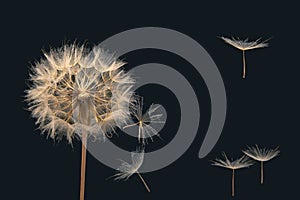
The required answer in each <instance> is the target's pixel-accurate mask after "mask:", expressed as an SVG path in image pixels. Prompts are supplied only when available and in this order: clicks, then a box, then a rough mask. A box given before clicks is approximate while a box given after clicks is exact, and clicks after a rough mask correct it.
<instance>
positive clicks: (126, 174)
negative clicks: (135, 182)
mask: <svg viewBox="0 0 300 200" xmlns="http://www.w3.org/2000/svg"><path fill="white" fill-rule="evenodd" d="M131 160H132V164H129V163H127V162H125V161H123V160H121V162H122V163H121V166H120V167H119V168H118V169H117V170H118V171H119V172H118V173H117V174H115V175H114V177H116V178H115V180H121V179H124V180H125V181H126V180H128V179H129V178H130V177H131V176H132V175H133V174H137V175H138V176H139V177H140V179H141V181H142V182H143V184H144V186H145V188H146V189H147V191H148V192H150V189H149V187H148V185H147V183H146V181H145V180H144V179H143V177H142V175H141V174H140V173H139V171H138V170H139V168H140V167H141V166H142V164H143V160H144V149H140V150H137V151H136V152H131Z"/></svg>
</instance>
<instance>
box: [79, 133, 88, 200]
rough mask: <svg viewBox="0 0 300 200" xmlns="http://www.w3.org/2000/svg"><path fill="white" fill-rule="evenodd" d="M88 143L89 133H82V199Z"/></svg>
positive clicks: (82, 199) (81, 196) (82, 196)
mask: <svg viewBox="0 0 300 200" xmlns="http://www.w3.org/2000/svg"><path fill="white" fill-rule="evenodd" d="M86 144H87V135H86V134H82V146H81V176H80V200H84V189H85V171H86Z"/></svg>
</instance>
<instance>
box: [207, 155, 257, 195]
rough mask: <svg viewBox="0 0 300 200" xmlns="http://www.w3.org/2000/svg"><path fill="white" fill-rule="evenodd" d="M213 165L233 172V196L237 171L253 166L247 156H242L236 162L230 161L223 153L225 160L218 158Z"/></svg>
mask: <svg viewBox="0 0 300 200" xmlns="http://www.w3.org/2000/svg"><path fill="white" fill-rule="evenodd" d="M212 165H214V166H218V167H223V168H227V169H231V170H232V177H231V195H232V196H234V187H235V186H234V176H235V171H236V170H238V169H242V168H245V167H249V166H251V165H253V162H252V161H251V160H249V159H248V157H246V156H245V155H244V156H242V157H241V158H239V159H236V160H234V161H230V160H229V159H228V158H227V156H226V154H225V153H223V159H218V158H217V159H215V160H214V161H212Z"/></svg>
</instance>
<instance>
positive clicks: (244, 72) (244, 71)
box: [243, 50, 246, 78]
mask: <svg viewBox="0 0 300 200" xmlns="http://www.w3.org/2000/svg"><path fill="white" fill-rule="evenodd" d="M243 78H246V59H245V50H243Z"/></svg>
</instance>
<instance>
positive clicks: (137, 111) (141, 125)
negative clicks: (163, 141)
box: [123, 97, 165, 144]
mask: <svg viewBox="0 0 300 200" xmlns="http://www.w3.org/2000/svg"><path fill="white" fill-rule="evenodd" d="M159 107H160V106H159V105H158V106H154V105H153V104H152V105H151V106H150V107H149V109H148V110H147V111H146V112H145V113H143V98H142V97H139V98H138V97H137V98H136V99H135V103H133V106H132V107H131V108H132V111H131V114H132V115H133V117H134V118H135V121H137V122H136V123H133V124H129V125H126V126H124V127H123V129H125V128H129V127H132V126H138V141H139V142H140V143H142V144H145V141H146V138H147V137H149V138H150V139H151V140H152V141H153V138H152V136H153V135H156V136H159V134H158V132H157V131H156V130H155V129H154V128H153V127H152V126H150V123H165V122H164V121H161V120H160V118H161V117H162V114H155V112H156V111H157V109H158V108H159Z"/></svg>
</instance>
